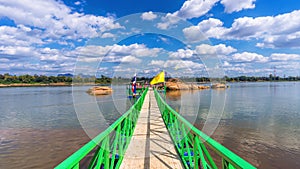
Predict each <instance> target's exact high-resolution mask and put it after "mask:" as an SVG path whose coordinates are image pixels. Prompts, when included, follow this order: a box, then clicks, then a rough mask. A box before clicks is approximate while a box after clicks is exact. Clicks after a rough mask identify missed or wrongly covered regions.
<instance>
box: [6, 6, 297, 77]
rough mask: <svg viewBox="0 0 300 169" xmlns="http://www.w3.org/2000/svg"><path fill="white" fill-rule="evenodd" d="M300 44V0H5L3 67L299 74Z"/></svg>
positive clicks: (48, 71) (145, 72)
mask: <svg viewBox="0 0 300 169" xmlns="http://www.w3.org/2000/svg"><path fill="white" fill-rule="evenodd" d="M12 11H13V12H12ZM299 48H300V1H298V0H289V1H282V0H274V1H272V2H271V1H268V0H209V1H208V0H206V1H204V0H189V1H174V0H164V1H156V0H154V1H143V2H142V1H138V0H130V1H124V0H103V1H96V0H84V1H82V0H78V1H70V0H64V1H55V0H36V1H34V3H33V2H32V1H30V0H15V1H11V2H10V1H5V0H0V73H10V74H17V75H18V74H45V75H56V74H59V73H75V74H77V73H84V74H99V75H100V74H104V75H109V76H132V74H134V73H138V74H139V75H145V76H152V75H154V74H156V73H157V72H158V71H160V70H167V71H169V72H170V74H173V76H205V75H209V76H215V75H216V76H218V75H219V76H222V75H224V74H223V73H222V71H224V73H225V75H228V76H240V75H248V76H268V75H269V74H270V73H274V70H276V74H277V75H279V76H284V75H286V76H289V75H292V76H297V75H300V50H299Z"/></svg>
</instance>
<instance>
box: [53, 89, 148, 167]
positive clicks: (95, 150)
mask: <svg viewBox="0 0 300 169" xmlns="http://www.w3.org/2000/svg"><path fill="white" fill-rule="evenodd" d="M147 91H148V88H146V90H145V91H144V92H143V94H142V95H141V96H140V98H139V99H138V100H137V101H136V102H135V104H134V105H133V106H132V107H131V108H130V109H129V110H128V111H127V112H126V113H125V114H124V115H122V116H121V117H120V118H119V119H118V120H117V121H115V122H114V123H113V124H112V125H111V126H109V127H108V128H107V129H106V130H105V131H103V132H102V133H101V134H99V135H98V136H96V137H95V138H94V139H93V140H91V141H90V142H88V143H87V144H85V145H84V146H83V147H82V148H80V149H79V150H78V151H76V152H75V153H74V154H72V155H71V156H69V157H68V158H67V159H66V160H64V161H63V162H62V163H60V164H59V165H58V166H56V167H55V169H66V168H72V169H73V168H74V169H75V168H76V169H77V168H80V167H81V166H82V168H101V169H102V168H103V169H115V168H119V167H120V165H121V162H122V160H123V157H124V154H125V151H126V149H127V147H128V145H129V142H130V139H131V136H132V134H133V131H134V128H135V125H136V121H137V119H138V116H139V112H140V110H141V108H142V105H143V103H144V99H145V96H146V93H147ZM90 154H93V156H90ZM89 156H90V157H89ZM87 158H89V159H87ZM85 160H87V161H89V163H88V165H87V164H86V163H85Z"/></svg>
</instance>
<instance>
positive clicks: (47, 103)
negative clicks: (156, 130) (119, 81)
mask: <svg viewBox="0 0 300 169" xmlns="http://www.w3.org/2000/svg"><path fill="white" fill-rule="evenodd" d="M88 88H89V87H88V86H80V87H73V88H72V87H20V88H0V103H1V106H0V144H1V145H0V168H53V167H54V166H56V165H57V164H59V163H60V162H61V161H62V160H64V159H65V158H66V157H68V156H69V155H70V154H72V153H73V152H74V151H76V150H77V149H78V148H80V147H81V146H83V145H84V144H85V143H86V142H88V141H89V140H90V138H92V137H94V136H96V135H97V134H98V133H99V132H101V131H103V130H104V129H105V128H106V127H107V126H108V125H110V124H111V123H113V122H114V121H115V120H116V119H117V118H118V117H120V116H121V115H122V114H123V113H124V112H125V111H126V110H127V109H128V108H129V107H130V105H131V102H130V101H129V100H128V99H126V90H125V87H123V86H114V92H113V95H111V96H100V97H93V96H90V95H88V94H87V93H86V90H87V89H88ZM72 89H73V90H72ZM166 98H167V102H168V103H169V104H170V105H171V106H172V107H173V108H174V109H175V110H177V111H178V112H179V113H180V114H182V115H183V116H184V117H185V118H186V119H188V120H189V121H190V122H191V123H193V124H194V125H195V126H196V127H197V128H199V129H201V130H204V131H206V129H207V126H210V125H209V124H206V122H207V121H208V120H207V119H208V117H210V115H211V114H213V112H214V111H213V110H224V111H223V113H221V114H218V115H215V114H213V115H214V117H218V120H217V123H215V124H217V125H215V124H214V125H213V127H210V128H212V129H213V130H207V131H208V132H209V133H208V134H209V135H211V137H213V138H214V139H215V140H217V141H218V142H220V143H221V144H223V145H224V146H226V147H227V148H229V149H230V150H232V151H233V152H235V153H236V154H238V155H239V156H241V157H242V158H244V159H246V160H247V161H249V162H250V163H251V164H253V165H255V166H256V167H258V168H269V169H273V168H300V162H299V157H300V141H299V140H300V104H299V103H300V83H299V82H280V83H266V82H261V83H233V84H230V88H229V89H227V90H217V91H215V90H203V91H194V92H179V93H178V92H177V93H168V94H167V97H166ZM216 105H217V108H215V107H216ZM220 105H221V106H220ZM215 112H216V111H215Z"/></svg>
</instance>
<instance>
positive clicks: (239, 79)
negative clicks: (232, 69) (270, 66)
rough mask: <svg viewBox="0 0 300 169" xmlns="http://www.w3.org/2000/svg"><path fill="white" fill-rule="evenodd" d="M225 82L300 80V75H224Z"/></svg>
mask: <svg viewBox="0 0 300 169" xmlns="http://www.w3.org/2000/svg"><path fill="white" fill-rule="evenodd" d="M224 78H225V79H226V81H227V82H258V81H300V76H288V77H279V76H273V75H272V74H270V75H269V77H255V76H238V77H228V76H225V77H224Z"/></svg>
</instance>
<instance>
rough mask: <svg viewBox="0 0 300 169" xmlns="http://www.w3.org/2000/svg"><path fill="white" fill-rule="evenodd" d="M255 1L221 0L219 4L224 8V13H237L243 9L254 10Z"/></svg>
mask: <svg viewBox="0 0 300 169" xmlns="http://www.w3.org/2000/svg"><path fill="white" fill-rule="evenodd" d="M255 1H256V0H221V4H223V5H224V7H225V12H226V13H232V12H238V11H241V10H243V9H253V8H255V4H254V2H255Z"/></svg>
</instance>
